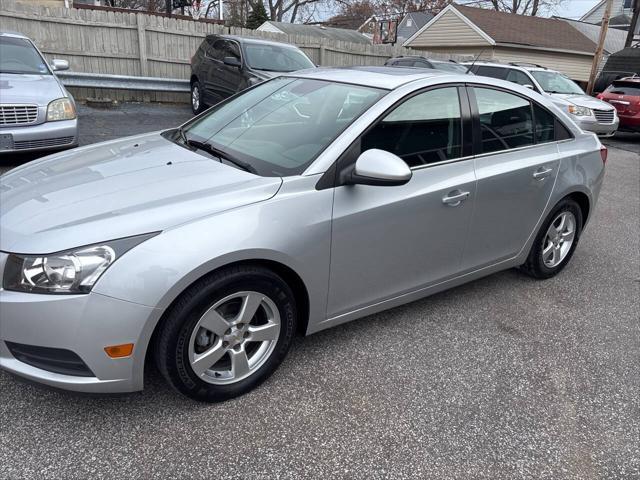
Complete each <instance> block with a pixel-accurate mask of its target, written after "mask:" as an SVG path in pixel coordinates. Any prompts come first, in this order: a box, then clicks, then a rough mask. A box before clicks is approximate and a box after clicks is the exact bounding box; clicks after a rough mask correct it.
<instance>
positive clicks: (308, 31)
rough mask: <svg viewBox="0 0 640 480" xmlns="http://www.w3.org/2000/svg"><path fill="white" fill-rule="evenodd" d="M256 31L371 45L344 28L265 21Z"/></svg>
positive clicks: (368, 40) (358, 35)
mask: <svg viewBox="0 0 640 480" xmlns="http://www.w3.org/2000/svg"><path fill="white" fill-rule="evenodd" d="M256 30H260V31H261V32H272V33H283V34H285V35H307V36H309V37H317V38H319V39H326V40H340V41H343V42H353V43H362V44H366V45H371V40H370V39H369V38H368V37H367V36H365V35H363V34H362V33H360V32H358V31H357V30H347V29H346V28H334V27H325V26H323V25H301V24H297V23H287V22H274V21H271V20H267V21H266V22H264V23H263V24H262V25H260V26H259V27H258V28H257V29H256Z"/></svg>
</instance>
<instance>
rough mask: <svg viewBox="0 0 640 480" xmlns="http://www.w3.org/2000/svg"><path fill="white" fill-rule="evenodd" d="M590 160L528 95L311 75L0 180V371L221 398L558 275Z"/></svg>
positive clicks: (396, 77)
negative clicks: (458, 294)
mask: <svg viewBox="0 0 640 480" xmlns="http://www.w3.org/2000/svg"><path fill="white" fill-rule="evenodd" d="M605 161H606V150H605V149H604V147H602V145H601V144H600V142H599V141H598V139H597V137H596V136H595V135H594V134H592V133H584V132H583V131H582V130H580V129H579V128H577V127H576V125H575V124H574V123H573V121H572V120H571V118H569V116H568V114H565V113H563V112H562V111H560V110H558V109H557V108H556V107H555V106H554V105H553V104H552V103H551V101H550V100H549V99H548V98H545V97H543V96H541V95H539V94H537V93H535V92H532V91H531V90H529V89H527V88H524V87H520V86H517V85H514V84H513V83H507V82H503V81H500V80H492V79H489V78H479V77H474V78H471V77H469V76H465V75H458V74H455V73H442V72H437V71H415V72H411V73H407V72H406V71H404V70H400V69H393V68H384V67H380V68H375V67H370V68H359V69H317V70H314V71H307V72H301V73H300V72H299V73H294V74H289V75H286V76H282V77H278V78H276V79H273V80H270V81H268V82H265V83H263V84H260V85H258V86H255V87H253V88H251V89H249V90H246V91H244V92H242V93H240V94H238V95H236V96H234V97H232V98H230V99H227V100H226V101H224V102H222V103H220V104H218V105H216V106H215V107H213V108H211V109H209V110H208V111H206V112H204V113H203V114H201V115H199V116H198V117H195V118H194V119H192V120H191V121H189V122H188V123H186V124H185V125H183V126H181V127H180V128H176V129H172V130H168V131H163V132H155V133H149V134H145V135H140V136H136V137H130V138H126V139H121V140H116V141H111V142H107V143H102V144H97V145H92V146H88V147H82V148H80V149H77V150H74V151H71V152H66V153H60V154H56V155H52V156H50V157H48V158H45V159H42V160H40V161H37V162H34V163H32V164H29V165H25V166H22V167H20V168H17V169H15V170H13V171H11V172H9V173H8V174H6V175H4V176H3V177H0V180H1V182H0V183H1V190H0V192H1V195H2V196H1V202H0V205H1V206H0V225H1V227H0V228H1V229H0V250H1V251H2V253H0V272H2V289H1V290H0V311H1V312H2V315H1V319H0V367H2V368H4V369H5V370H7V371H9V372H12V373H14V374H16V375H20V376H23V377H27V378H29V379H32V380H35V381H38V382H42V383H45V384H48V385H51V386H56V387H61V388H66V389H70V390H78V391H87V392H127V391H134V390H139V389H142V387H143V375H144V364H145V359H146V358H147V357H152V358H153V360H154V361H155V362H156V363H157V365H158V367H159V369H160V371H161V372H162V374H163V375H164V377H165V378H166V380H167V381H168V382H169V384H171V385H172V386H173V387H174V388H176V389H177V390H178V391H180V392H182V393H183V394H185V395H187V396H190V397H192V398H195V399H198V400H202V401H220V400H225V399H228V398H231V397H234V396H237V395H239V394H242V393H244V392H247V391H249V390H250V389H252V388H254V387H256V386H257V385H258V384H260V383H261V382H262V381H264V380H265V379H266V378H267V377H268V376H269V375H270V374H271V373H272V372H273V371H274V370H275V369H276V367H277V366H278V365H279V364H280V363H281V362H282V361H283V359H284V357H285V355H286V353H287V350H288V348H289V346H290V344H291V341H292V338H293V336H294V334H295V332H296V331H299V332H302V333H304V334H311V333H314V332H318V331H320V330H323V329H325V328H328V327H332V326H334V325H338V324H341V323H344V322H347V321H350V320H354V319H356V318H360V317H364V316H366V315H369V314H371V313H374V312H379V311H382V310H385V309H388V308H391V307H394V306H397V305H401V304H403V303H406V302H410V301H413V300H416V299H418V298H421V297H424V296H427V295H430V294H433V293H435V292H438V291H441V290H444V289H447V288H450V287H453V286H456V285H460V284H462V283H465V282H469V281H472V280H474V279H477V278H480V277H483V276H485V275H489V274H491V273H494V272H497V271H499V270H504V269H507V268H513V267H519V268H520V269H521V270H522V271H523V272H525V273H527V274H529V275H532V276H533V277H535V278H539V279H544V278H549V277H551V276H553V275H556V274H558V273H559V272H560V271H561V270H562V269H563V268H564V267H565V266H566V265H567V263H568V262H569V260H570V259H571V256H572V255H573V253H574V251H575V249H576V247H577V245H578V241H579V239H580V235H581V233H582V231H583V229H584V227H585V225H586V223H587V222H588V220H589V218H590V217H591V216H592V214H593V210H594V208H595V205H596V200H597V198H598V193H599V191H600V187H601V184H602V179H603V176H604V167H605Z"/></svg>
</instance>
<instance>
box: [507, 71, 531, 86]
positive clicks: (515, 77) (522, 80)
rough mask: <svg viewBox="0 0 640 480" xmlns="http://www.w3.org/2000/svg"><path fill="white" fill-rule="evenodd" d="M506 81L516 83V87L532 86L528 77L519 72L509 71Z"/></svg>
mask: <svg viewBox="0 0 640 480" xmlns="http://www.w3.org/2000/svg"><path fill="white" fill-rule="evenodd" d="M507 81H508V82H513V83H517V84H518V85H533V81H532V80H531V79H530V78H529V76H528V75H527V74H526V73H522V72H521V71H520V70H509V75H507Z"/></svg>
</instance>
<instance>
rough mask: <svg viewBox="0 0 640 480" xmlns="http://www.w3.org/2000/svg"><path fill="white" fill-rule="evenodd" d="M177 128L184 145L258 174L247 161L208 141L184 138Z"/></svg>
mask: <svg viewBox="0 0 640 480" xmlns="http://www.w3.org/2000/svg"><path fill="white" fill-rule="evenodd" d="M178 130H179V132H178V133H179V134H180V136H181V137H182V138H183V139H184V140H183V141H184V143H185V145H188V146H190V147H193V148H197V149H199V150H204V151H205V152H208V153H210V154H211V155H213V156H214V157H218V158H219V159H220V160H221V161H222V160H226V161H227V162H229V163H232V164H234V165H235V166H236V167H238V168H240V169H242V170H244V171H246V172H249V173H253V174H255V175H257V174H258V171H257V170H256V169H255V168H254V167H253V166H252V165H250V164H248V163H247V162H243V161H242V160H240V159H238V158H236V157H234V156H232V155H230V154H229V153H228V152H225V151H224V150H220V149H219V148H216V147H214V146H213V145H211V144H210V143H208V142H200V141H198V140H191V139H188V138H186V135H185V134H184V132H183V131H182V130H181V129H178Z"/></svg>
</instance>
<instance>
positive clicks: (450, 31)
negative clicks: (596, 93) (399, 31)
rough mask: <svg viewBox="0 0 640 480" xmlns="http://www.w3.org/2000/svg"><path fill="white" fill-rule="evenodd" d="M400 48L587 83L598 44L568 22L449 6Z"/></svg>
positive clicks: (461, 6)
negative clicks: (536, 69)
mask: <svg viewBox="0 0 640 480" xmlns="http://www.w3.org/2000/svg"><path fill="white" fill-rule="evenodd" d="M403 46H405V47H411V48H415V49H422V50H428V51H430V52H438V53H445V54H459V55H473V56H474V57H475V56H479V57H480V58H481V59H483V60H495V61H499V62H505V63H508V62H526V63H534V64H538V65H542V66H545V67H547V68H551V69H554V70H558V71H561V72H563V73H565V74H566V75H568V76H569V77H570V78H572V79H573V80H576V81H580V82H586V81H588V79H589V74H590V72H591V63H592V61H593V56H594V53H595V50H596V43H595V42H594V41H593V40H591V39H590V38H588V37H587V36H585V35H584V34H583V33H581V32H580V31H579V30H578V29H576V28H574V27H573V26H571V25H570V24H568V23H567V22H565V21H563V20H559V19H556V18H540V17H531V16H526V15H515V14H512V13H505V12H496V11H494V10H488V9H482V8H474V7H468V6H465V5H457V4H450V5H448V6H447V7H445V8H444V9H443V10H442V11H441V12H440V13H439V14H438V15H436V16H435V17H434V18H432V19H431V20H430V21H429V22H428V23H427V24H426V25H424V26H423V27H422V28H421V29H420V30H418V31H417V32H416V33H415V34H414V35H413V36H412V37H410V38H409V39H408V40H407V41H406V42H404V44H403Z"/></svg>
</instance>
